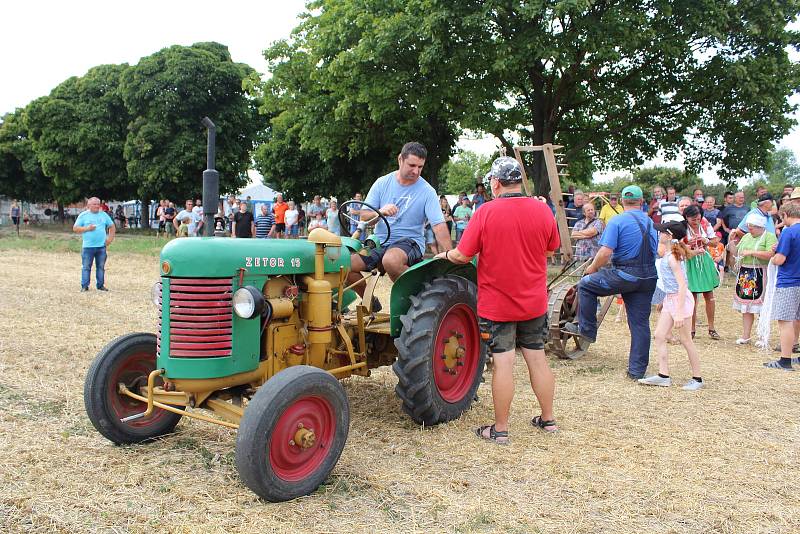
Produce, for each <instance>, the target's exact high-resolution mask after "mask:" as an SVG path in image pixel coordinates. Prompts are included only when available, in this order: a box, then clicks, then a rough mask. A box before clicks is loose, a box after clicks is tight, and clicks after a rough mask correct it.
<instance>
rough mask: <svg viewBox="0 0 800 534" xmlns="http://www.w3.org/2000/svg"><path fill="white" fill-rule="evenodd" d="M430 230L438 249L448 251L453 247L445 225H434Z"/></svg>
mask: <svg viewBox="0 0 800 534" xmlns="http://www.w3.org/2000/svg"><path fill="white" fill-rule="evenodd" d="M432 228H433V235H434V236H436V243H437V244H438V245H439V249H440V250H450V249H451V248H452V247H453V241H452V239H450V232H448V231H447V223H439V224H434V225H433V227H432Z"/></svg>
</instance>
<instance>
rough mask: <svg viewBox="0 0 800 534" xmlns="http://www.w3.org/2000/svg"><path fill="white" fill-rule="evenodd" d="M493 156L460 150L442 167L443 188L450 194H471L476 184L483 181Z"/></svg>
mask: <svg viewBox="0 0 800 534" xmlns="http://www.w3.org/2000/svg"><path fill="white" fill-rule="evenodd" d="M491 164H492V158H491V157H489V156H482V155H481V154H477V153H475V152H471V151H469V150H464V151H462V152H459V153H458V154H457V155H456V156H455V157H453V158H452V159H451V160H450V161H448V162H447V163H445V165H444V167H442V176H441V178H442V180H441V182H442V185H443V186H442V188H441V189H442V190H443V191H444V192H445V193H447V194H449V195H457V194H459V193H462V192H464V193H467V194H471V193H472V191H473V190H474V189H475V184H477V183H479V182H483V178H484V176H485V174H486V173H487V172H488V171H489V168H490V166H491Z"/></svg>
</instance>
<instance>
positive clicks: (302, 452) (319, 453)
mask: <svg viewBox="0 0 800 534" xmlns="http://www.w3.org/2000/svg"><path fill="white" fill-rule="evenodd" d="M301 429H305V430H306V431H311V432H313V434H314V444H313V445H312V446H310V447H308V448H303V447H302V446H300V444H299V443H297V442H296V441H295V438H296V436H297V432H298V431H299V430H301ZM335 434H336V415H335V414H334V413H333V406H331V403H330V402H328V401H327V400H326V399H323V398H322V397H302V398H300V399H298V400H296V401H295V402H294V403H293V404H292V405H291V406H289V407H288V408H286V410H285V411H284V412H283V414H282V415H281V417H280V419H278V422H277V423H275V427H274V428H273V430H272V437H271V438H270V440H269V462H270V465H271V466H272V471H273V472H274V473H275V474H276V475H277V476H278V477H279V478H281V479H283V480H285V481H287V482H297V481H299V480H303V479H305V478H306V477H308V476H309V475H311V474H312V473H313V472H314V471H316V470H317V469H318V468H319V466H320V465H322V462H323V461H324V460H325V457H326V456H327V455H328V453H329V452H330V450H331V444H332V443H333V437H334V435H335Z"/></svg>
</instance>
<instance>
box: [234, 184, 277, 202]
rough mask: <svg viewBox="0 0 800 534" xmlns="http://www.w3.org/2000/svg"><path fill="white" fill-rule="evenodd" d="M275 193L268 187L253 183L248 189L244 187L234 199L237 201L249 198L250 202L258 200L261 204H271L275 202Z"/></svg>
mask: <svg viewBox="0 0 800 534" xmlns="http://www.w3.org/2000/svg"><path fill="white" fill-rule="evenodd" d="M275 193H276V191H275V190H273V189H272V188H270V187H267V186H266V185H264V184H260V183H254V184H253V185H250V186H248V187H245V188H244V189H242V190H241V191H239V194H238V195H236V197H237V198H238V199H239V200H245V199H246V198H247V197H250V198H251V199H252V200H260V201H262V202H272V201H273V200H275Z"/></svg>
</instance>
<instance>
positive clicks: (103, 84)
mask: <svg viewBox="0 0 800 534" xmlns="http://www.w3.org/2000/svg"><path fill="white" fill-rule="evenodd" d="M127 68H128V66H127V65H101V66H99V67H94V68H92V69H90V70H89V72H87V73H86V75H85V76H82V77H80V78H79V77H72V78H69V79H68V80H66V81H64V82H63V83H61V84H59V85H58V86H57V87H56V88H55V89H53V91H51V93H50V95H49V96H46V97H42V98H39V99H37V100H34V101H33V102H31V103H30V104H29V105H28V107H27V115H28V120H27V125H28V131H29V133H30V136H31V139H32V140H33V142H34V143H33V148H34V151H35V153H36V156H37V157H38V159H39V162H40V163H41V165H42V169H43V171H44V172H45V174H47V175H48V176H50V177H52V179H53V187H52V190H53V194H54V196H55V198H56V199H57V200H59V201H61V202H63V203H69V202H74V201H77V200H79V199H81V198H83V197H85V196H86V195H87V194H91V195H95V196H98V197H100V198H105V199H110V198H130V197H131V196H132V195H133V194H134V193H135V191H136V188H135V187H134V186H133V185H132V184H131V182H130V180H129V179H128V173H127V170H126V169H125V160H124V158H123V147H124V145H125V138H126V136H127V133H128V132H127V128H128V122H129V118H128V113H127V110H126V108H125V106H124V105H123V102H122V99H121V98H120V94H119V79H120V76H121V75H122V73H123V72H124V71H125V70H126V69H127Z"/></svg>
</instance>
